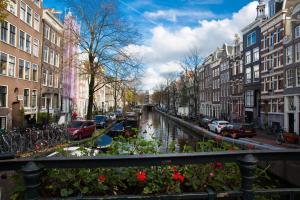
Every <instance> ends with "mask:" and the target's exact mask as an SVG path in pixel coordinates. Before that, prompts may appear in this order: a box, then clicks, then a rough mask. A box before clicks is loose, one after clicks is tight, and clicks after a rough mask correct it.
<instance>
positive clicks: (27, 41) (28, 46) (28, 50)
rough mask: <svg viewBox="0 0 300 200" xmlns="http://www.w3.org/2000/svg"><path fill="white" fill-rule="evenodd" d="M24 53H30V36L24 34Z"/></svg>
mask: <svg viewBox="0 0 300 200" xmlns="http://www.w3.org/2000/svg"><path fill="white" fill-rule="evenodd" d="M26 51H27V52H28V53H31V36H30V35H28V34H26Z"/></svg>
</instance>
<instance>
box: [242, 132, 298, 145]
mask: <svg viewBox="0 0 300 200" xmlns="http://www.w3.org/2000/svg"><path fill="white" fill-rule="evenodd" d="M256 133H257V136H255V137H253V138H247V139H248V140H253V141H256V142H259V143H263V144H269V145H273V146H277V147H282V148H288V149H299V148H300V144H299V143H298V144H289V143H282V144H277V143H276V136H275V135H268V134H266V133H265V132H264V131H263V130H256Z"/></svg>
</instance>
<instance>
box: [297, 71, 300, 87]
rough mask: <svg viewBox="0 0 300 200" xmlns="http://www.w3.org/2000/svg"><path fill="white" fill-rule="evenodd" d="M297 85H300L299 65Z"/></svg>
mask: <svg viewBox="0 0 300 200" xmlns="http://www.w3.org/2000/svg"><path fill="white" fill-rule="evenodd" d="M297 85H298V86H299V85H300V67H297Z"/></svg>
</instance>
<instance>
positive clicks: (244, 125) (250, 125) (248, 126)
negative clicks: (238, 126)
mask: <svg viewBox="0 0 300 200" xmlns="http://www.w3.org/2000/svg"><path fill="white" fill-rule="evenodd" d="M242 127H243V128H247V129H250V128H253V125H252V124H243V125H242Z"/></svg>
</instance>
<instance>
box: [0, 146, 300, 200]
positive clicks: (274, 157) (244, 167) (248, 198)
mask: <svg viewBox="0 0 300 200" xmlns="http://www.w3.org/2000/svg"><path fill="white" fill-rule="evenodd" d="M214 160H218V161H220V162H225V163H226V162H237V163H238V165H239V167H240V172H241V178H242V180H241V183H242V184H241V188H240V191H226V192H224V193H216V192H215V191H212V190H208V191H207V192H201V193H186V194H185V193H183V194H172V195H167V194H166V195H160V196H156V195H155V196H130V199H139V198H143V199H153V198H154V199H216V198H234V197H242V199H244V200H252V199H254V197H255V195H260V196H265V195H266V196H268V195H272V194H276V195H280V194H281V195H289V199H291V200H292V199H295V198H294V197H295V194H296V193H300V188H279V189H267V190H254V188H253V182H254V179H255V170H256V167H257V164H258V161H299V160H300V150H278V151H266V150H263V151H237V152H205V153H181V154H163V155H130V156H96V157H59V158H54V157H53V158H38V159H10V160H0V171H6V170H20V169H21V170H22V172H23V177H24V182H25V187H26V192H25V199H41V198H40V196H39V192H38V191H39V186H40V181H39V176H40V172H41V170H42V169H49V168H99V167H102V168H119V167H136V166H157V165H189V164H201V163H209V162H212V161H214ZM127 197H129V196H127ZM111 198H112V199H116V197H111ZM122 198H124V197H122ZM74 199H78V197H77V198H74ZM93 199H97V198H93ZM99 199H100V197H99ZM107 199H109V197H107Z"/></svg>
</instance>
